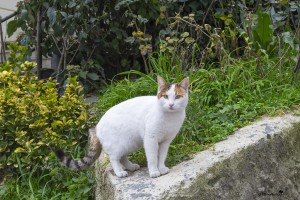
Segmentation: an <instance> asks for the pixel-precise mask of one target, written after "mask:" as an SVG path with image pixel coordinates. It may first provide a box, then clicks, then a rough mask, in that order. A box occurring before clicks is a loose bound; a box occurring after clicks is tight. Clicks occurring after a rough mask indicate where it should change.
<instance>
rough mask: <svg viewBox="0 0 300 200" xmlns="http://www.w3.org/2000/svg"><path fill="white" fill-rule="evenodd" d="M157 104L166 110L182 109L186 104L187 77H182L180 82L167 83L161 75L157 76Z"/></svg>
mask: <svg viewBox="0 0 300 200" xmlns="http://www.w3.org/2000/svg"><path fill="white" fill-rule="evenodd" d="M157 83H158V91H157V98H158V102H159V105H160V106H161V107H162V108H163V110H164V111H167V112H176V111H180V110H184V109H185V107H186V106H187V104H188V98H189V97H188V89H189V78H188V77H187V78H184V79H183V80H182V81H181V82H180V83H167V82H166V81H165V80H164V79H163V78H162V77H160V76H157Z"/></svg>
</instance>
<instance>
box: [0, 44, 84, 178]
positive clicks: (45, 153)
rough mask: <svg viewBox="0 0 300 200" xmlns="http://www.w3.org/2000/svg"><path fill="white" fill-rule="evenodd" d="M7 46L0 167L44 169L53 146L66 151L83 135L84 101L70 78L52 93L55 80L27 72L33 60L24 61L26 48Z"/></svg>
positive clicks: (1, 69) (0, 70) (1, 74)
mask: <svg viewBox="0 0 300 200" xmlns="http://www.w3.org/2000/svg"><path fill="white" fill-rule="evenodd" d="M10 48H11V50H12V53H11V55H10V58H9V59H8V61H7V62H5V63H3V64H1V65H0V133H1V134H0V140H1V143H0V169H1V170H4V169H5V170H6V171H7V170H9V171H10V172H17V171H18V170H20V171H24V170H25V171H29V170H31V169H32V168H33V167H35V168H37V169H43V170H44V169H46V168H47V160H48V159H49V154H50V153H51V152H52V149H53V148H58V147H60V148H61V147H65V148H68V150H72V149H74V148H75V146H76V144H79V143H81V145H82V141H86V140H87V137H86V133H87V130H86V129H87V127H88V122H87V121H88V120H87V116H88V106H87V105H86V104H85V103H84V99H83V96H82V95H81V91H82V87H81V86H80V85H79V84H78V83H77V81H76V79H77V78H76V77H69V79H68V80H69V84H68V85H67V86H66V88H65V92H64V94H63V95H62V96H61V97H58V94H57V83H56V81H53V80H51V79H49V80H46V81H42V80H38V79H37V78H36V76H35V75H33V74H31V73H30V70H31V69H32V68H34V66H35V63H33V62H28V61H25V54H26V48H25V47H19V46H17V45H16V44H12V45H11V46H10Z"/></svg>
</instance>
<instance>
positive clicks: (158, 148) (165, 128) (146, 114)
mask: <svg viewBox="0 0 300 200" xmlns="http://www.w3.org/2000/svg"><path fill="white" fill-rule="evenodd" d="M157 82H158V92H157V96H142V97H136V98H133V99H129V100H127V101H124V102H122V103H120V104H118V105H116V106H114V107H112V108H111V109H109V110H108V111H107V112H106V113H105V114H104V115H103V117H102V118H101V120H100V121H99V123H98V124H97V126H96V128H95V130H94V131H93V133H94V137H93V139H92V140H93V142H92V144H91V145H90V148H89V151H88V153H87V156H86V157H84V158H83V159H81V160H72V159H69V158H68V157H67V156H65V155H64V153H63V151H61V150H59V151H57V152H56V154H57V156H58V158H59V159H60V160H61V161H62V162H63V163H64V164H65V165H66V166H68V167H70V168H72V169H82V168H85V167H87V166H89V165H90V164H92V163H93V162H94V161H95V159H96V158H97V157H98V156H99V154H100V152H101V149H102V148H101V147H103V149H104V151H105V152H107V154H108V155H109V158H110V162H111V164H112V167H113V170H114V172H115V174H116V175H117V176H118V177H126V176H127V175H128V173H127V171H125V169H126V170H129V171H135V170H137V169H139V168H140V166H139V165H137V164H134V163H132V162H130V161H129V160H128V158H127V156H128V154H130V153H131V152H133V151H136V150H138V149H139V148H141V147H142V146H144V148H145V152H146V157H147V162H148V169H149V174H150V177H153V178H155V177H158V176H160V175H163V174H166V173H168V172H169V168H168V167H166V166H165V160H166V157H167V153H168V148H169V145H170V143H171V142H172V140H173V139H174V137H175V136H176V135H177V133H178V132H179V129H180V128H181V125H182V123H183V121H184V118H185V108H186V106H187V104H188V87H189V79H188V78H185V79H183V80H182V81H181V82H180V83H178V84H176V83H175V84H168V83H167V82H165V81H164V80H163V78H161V77H160V76H158V77H157ZM99 141H100V142H99Z"/></svg>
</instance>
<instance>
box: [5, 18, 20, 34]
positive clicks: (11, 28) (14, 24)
mask: <svg viewBox="0 0 300 200" xmlns="http://www.w3.org/2000/svg"><path fill="white" fill-rule="evenodd" d="M17 28H18V21H17V20H11V21H10V22H8V24H7V29H6V31H7V35H8V37H10V36H12V34H14V32H16V30H17Z"/></svg>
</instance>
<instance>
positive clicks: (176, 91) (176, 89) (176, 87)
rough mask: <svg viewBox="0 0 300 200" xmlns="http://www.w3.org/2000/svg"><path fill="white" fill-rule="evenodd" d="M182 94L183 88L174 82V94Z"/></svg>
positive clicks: (181, 95)
mask: <svg viewBox="0 0 300 200" xmlns="http://www.w3.org/2000/svg"><path fill="white" fill-rule="evenodd" d="M184 94H185V91H184V89H183V88H182V87H181V86H180V84H176V85H175V95H176V96H180V97H183V96H184Z"/></svg>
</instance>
